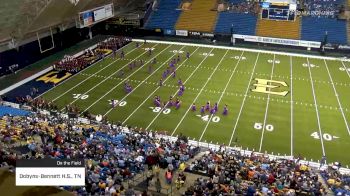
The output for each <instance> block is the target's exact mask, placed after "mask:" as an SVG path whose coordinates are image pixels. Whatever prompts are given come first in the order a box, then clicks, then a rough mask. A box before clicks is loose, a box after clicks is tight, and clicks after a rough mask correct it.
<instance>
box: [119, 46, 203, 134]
mask: <svg viewBox="0 0 350 196" xmlns="http://www.w3.org/2000/svg"><path fill="white" fill-rule="evenodd" d="M198 49H199V47H197V48H196V50H194V51H193V52H192V53H193V54H194V53H195V52H196V51H197V50H198ZM205 58H207V56H206V57H205ZM205 58H204V59H205ZM187 60H188V59H186V60H184V61H183V62H182V63H181V64H180V66H179V67H177V68H176V70H177V69H178V68H180V67H182V65H183V63H185V62H187ZM196 70H197V69H196ZM169 78H170V75H169V76H168V77H167V78H166V79H165V80H164V82H165V81H167V80H168V79H169ZM184 83H186V81H185V82H184ZM159 88H160V86H158V87H157V88H156V89H155V90H154V91H153V92H152V93H151V94H150V95H148V97H147V98H146V99H144V100H143V102H142V103H141V104H140V105H139V106H138V107H137V108H136V109H135V110H134V111H133V112H132V113H131V114H130V115H129V116H128V117H127V118H126V119H125V120H124V121H123V122H122V124H125V123H126V122H127V121H128V120H129V119H130V118H131V117H132V116H133V115H134V114H135V113H136V112H137V111H138V110H139V109H140V108H141V106H143V104H145V103H146V101H147V100H148V99H149V98H150V97H151V96H152V95H153V94H154V93H155V92H156V91H157V90H158V89H159ZM162 111H163V108H162V109H161V111H159V113H158V114H161V112H162ZM147 128H148V126H147Z"/></svg>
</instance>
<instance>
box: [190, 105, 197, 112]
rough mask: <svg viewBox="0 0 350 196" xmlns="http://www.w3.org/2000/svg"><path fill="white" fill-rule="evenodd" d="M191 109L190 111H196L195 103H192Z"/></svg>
mask: <svg viewBox="0 0 350 196" xmlns="http://www.w3.org/2000/svg"><path fill="white" fill-rule="evenodd" d="M191 109H192V111H193V112H194V111H196V110H197V108H196V104H192V107H191Z"/></svg>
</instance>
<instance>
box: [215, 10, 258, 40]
mask: <svg viewBox="0 0 350 196" xmlns="http://www.w3.org/2000/svg"><path fill="white" fill-rule="evenodd" d="M256 20H257V18H256V16H254V15H251V14H244V13H233V12H221V13H220V14H219V16H218V20H217V22H216V27H215V32H217V33H223V34H230V33H231V27H232V30H233V33H235V34H243V35H255V27H256Z"/></svg>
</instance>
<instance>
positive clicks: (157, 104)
mask: <svg viewBox="0 0 350 196" xmlns="http://www.w3.org/2000/svg"><path fill="white" fill-rule="evenodd" d="M154 105H156V106H157V107H160V98H159V97H158V96H156V97H155V98H154Z"/></svg>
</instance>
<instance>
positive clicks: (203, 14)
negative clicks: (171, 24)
mask: <svg viewBox="0 0 350 196" xmlns="http://www.w3.org/2000/svg"><path fill="white" fill-rule="evenodd" d="M215 6H216V0H193V1H192V6H191V7H192V9H191V10H186V11H185V10H184V11H183V12H182V13H181V15H180V18H179V20H178V21H177V23H176V29H179V30H181V29H185V30H190V31H201V32H213V31H214V26H215V22H216V17H217V12H216V11H211V9H213V8H214V7H215Z"/></svg>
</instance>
